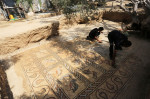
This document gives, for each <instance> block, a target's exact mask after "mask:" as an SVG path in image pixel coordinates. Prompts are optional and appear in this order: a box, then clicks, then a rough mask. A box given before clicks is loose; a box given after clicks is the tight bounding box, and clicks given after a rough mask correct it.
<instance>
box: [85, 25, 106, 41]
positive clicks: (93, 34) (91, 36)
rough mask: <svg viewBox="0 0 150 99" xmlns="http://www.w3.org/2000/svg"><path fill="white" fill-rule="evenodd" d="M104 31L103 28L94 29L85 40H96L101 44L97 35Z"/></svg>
mask: <svg viewBox="0 0 150 99" xmlns="http://www.w3.org/2000/svg"><path fill="white" fill-rule="evenodd" d="M103 30H104V28H103V27H99V28H94V29H93V30H91V31H90V33H89V35H88V36H87V40H91V41H94V40H97V41H98V42H99V43H102V41H101V40H99V39H98V38H99V35H100V34H101V33H102V31H103Z"/></svg>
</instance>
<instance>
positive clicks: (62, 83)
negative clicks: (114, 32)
mask: <svg viewBox="0 0 150 99" xmlns="http://www.w3.org/2000/svg"><path fill="white" fill-rule="evenodd" d="M97 50H98V51H99V52H98V51H97ZM104 50H108V46H103V45H102V44H98V43H96V42H89V41H86V40H76V41H74V42H61V41H57V39H56V40H53V41H51V42H50V43H48V44H45V45H41V46H39V47H37V48H33V49H30V50H28V51H26V52H23V53H21V54H18V55H16V56H14V57H13V58H14V59H16V63H15V68H16V72H17V74H18V75H19V76H20V77H22V78H23V85H24V88H25V90H26V93H28V94H30V95H29V96H26V95H23V96H22V97H30V98H33V99H35V98H37V99H112V98H113V99H115V97H117V96H118V95H119V93H120V92H121V90H122V89H123V88H124V86H125V85H126V84H127V83H128V81H129V80H130V79H131V78H132V77H133V74H134V72H133V71H134V69H135V68H133V67H132V65H136V64H135V63H134V61H138V59H137V58H136V57H135V56H134V55H132V53H129V54H127V55H124V56H122V55H120V56H118V59H119V60H120V61H117V59H116V62H117V68H116V69H114V68H112V67H111V66H110V61H109V59H108V57H107V54H108V52H107V51H105V52H104ZM101 52H102V54H100V53H101ZM105 56H106V57H105ZM120 64H123V65H120ZM137 64H138V63H137ZM19 68H20V69H19Z"/></svg>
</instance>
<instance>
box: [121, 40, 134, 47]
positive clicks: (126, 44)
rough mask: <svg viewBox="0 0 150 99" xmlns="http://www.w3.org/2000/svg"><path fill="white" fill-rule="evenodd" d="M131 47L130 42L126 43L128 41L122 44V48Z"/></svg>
mask: <svg viewBox="0 0 150 99" xmlns="http://www.w3.org/2000/svg"><path fill="white" fill-rule="evenodd" d="M131 45H132V43H131V41H128V40H126V41H124V42H123V43H122V46H123V47H130V46H131Z"/></svg>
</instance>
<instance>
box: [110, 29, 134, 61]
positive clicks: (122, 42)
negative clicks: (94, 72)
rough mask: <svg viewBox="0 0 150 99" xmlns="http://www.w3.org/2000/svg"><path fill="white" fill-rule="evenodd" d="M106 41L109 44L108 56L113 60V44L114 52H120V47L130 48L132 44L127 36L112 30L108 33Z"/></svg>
mask: <svg viewBox="0 0 150 99" xmlns="http://www.w3.org/2000/svg"><path fill="white" fill-rule="evenodd" d="M108 39H109V43H110V47H109V56H110V59H111V60H112V59H113V49H114V44H115V50H122V47H130V46H131V45H132V43H131V42H130V41H129V40H128V38H127V36H125V35H124V34H122V33H121V31H118V30H113V31H111V32H109V34H108Z"/></svg>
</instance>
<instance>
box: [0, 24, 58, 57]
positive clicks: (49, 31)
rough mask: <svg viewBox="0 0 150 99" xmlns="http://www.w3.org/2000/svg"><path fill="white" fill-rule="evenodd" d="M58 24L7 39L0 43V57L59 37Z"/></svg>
mask: <svg viewBox="0 0 150 99" xmlns="http://www.w3.org/2000/svg"><path fill="white" fill-rule="evenodd" d="M58 30H59V22H52V23H51V24H49V25H47V26H43V27H40V28H37V29H34V30H31V31H28V32H26V33H23V34H20V35H18V36H14V37H9V38H6V39H4V40H3V41H0V55H4V54H8V53H11V52H14V51H15V50H17V49H20V48H23V47H25V46H27V45H28V44H29V43H35V42H39V41H41V40H43V39H48V38H49V37H52V36H56V35H59V32H58Z"/></svg>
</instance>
